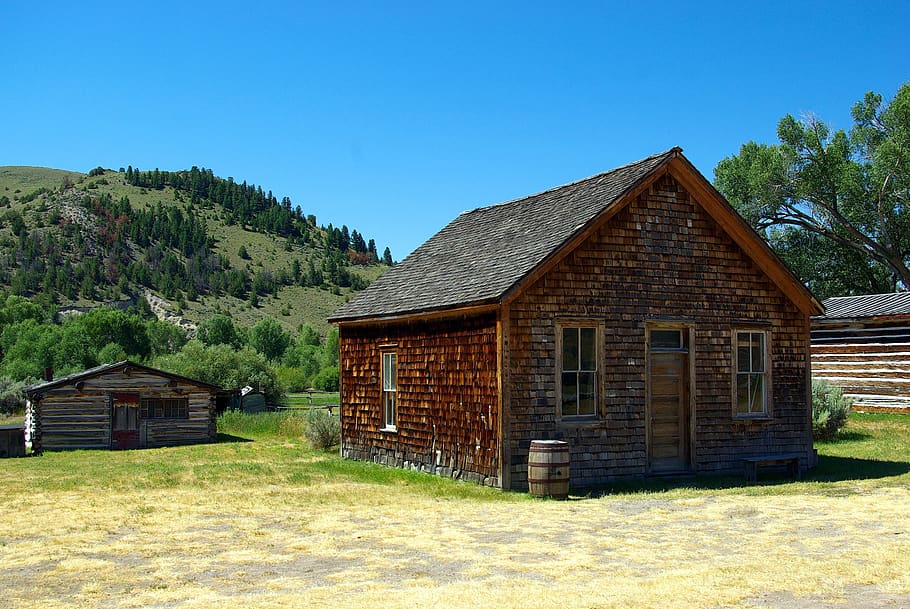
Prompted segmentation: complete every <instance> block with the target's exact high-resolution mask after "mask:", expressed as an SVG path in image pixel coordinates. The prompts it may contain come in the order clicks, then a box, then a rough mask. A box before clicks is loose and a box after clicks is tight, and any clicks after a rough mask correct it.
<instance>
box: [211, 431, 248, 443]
mask: <svg viewBox="0 0 910 609" xmlns="http://www.w3.org/2000/svg"><path fill="white" fill-rule="evenodd" d="M215 442H217V443H218V444H222V443H227V442H252V440H250V439H249V438H241V437H240V436H232V435H231V434H227V433H219V434H218V437H217V439H216V440H215Z"/></svg>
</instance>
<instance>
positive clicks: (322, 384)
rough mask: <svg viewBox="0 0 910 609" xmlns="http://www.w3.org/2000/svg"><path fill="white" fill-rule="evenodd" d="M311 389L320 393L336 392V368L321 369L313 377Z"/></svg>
mask: <svg viewBox="0 0 910 609" xmlns="http://www.w3.org/2000/svg"><path fill="white" fill-rule="evenodd" d="M313 387H315V388H316V389H318V390H320V391H338V366H329V367H328V368H323V369H322V370H320V371H319V373H318V374H317V375H316V376H315V377H313Z"/></svg>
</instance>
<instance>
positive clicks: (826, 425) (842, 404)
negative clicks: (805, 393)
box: [812, 379, 853, 440]
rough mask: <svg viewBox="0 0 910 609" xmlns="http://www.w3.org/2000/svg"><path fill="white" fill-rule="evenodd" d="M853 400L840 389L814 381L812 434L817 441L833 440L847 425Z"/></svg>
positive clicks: (820, 381) (821, 381)
mask: <svg viewBox="0 0 910 609" xmlns="http://www.w3.org/2000/svg"><path fill="white" fill-rule="evenodd" d="M852 407H853V400H851V399H850V398H847V397H844V392H843V391H842V390H841V388H840V387H834V386H833V385H829V384H828V383H827V382H826V381H823V380H818V379H813V380H812V432H813V434H814V436H815V439H816V440H831V439H833V438H834V437H835V436H837V432H839V431H840V430H841V428H842V427H843V426H844V425H846V424H847V417H848V416H849V414H850V408H852Z"/></svg>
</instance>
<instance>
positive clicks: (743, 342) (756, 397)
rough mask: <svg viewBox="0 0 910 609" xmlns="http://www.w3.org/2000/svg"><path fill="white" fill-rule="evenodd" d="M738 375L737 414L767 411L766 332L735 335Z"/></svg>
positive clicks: (753, 413) (736, 380) (763, 414)
mask: <svg viewBox="0 0 910 609" xmlns="http://www.w3.org/2000/svg"><path fill="white" fill-rule="evenodd" d="M734 336H735V342H736V348H735V350H734V357H735V359H736V361H735V367H734V368H735V370H736V378H735V379H734V391H735V399H734V406H735V414H736V416H740V417H754V416H765V415H767V414H768V384H769V378H768V377H769V374H768V361H767V359H768V344H767V343H768V341H767V335H766V333H765V332H743V331H737V332H735V334H734Z"/></svg>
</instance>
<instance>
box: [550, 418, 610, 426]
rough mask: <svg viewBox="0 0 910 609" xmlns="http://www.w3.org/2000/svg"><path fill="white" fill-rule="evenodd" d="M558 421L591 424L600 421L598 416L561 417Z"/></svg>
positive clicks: (566, 423)
mask: <svg viewBox="0 0 910 609" xmlns="http://www.w3.org/2000/svg"><path fill="white" fill-rule="evenodd" d="M559 422H560V423H561V424H563V425H591V424H593V423H600V417H597V416H589V417H588V416H585V417H562V418H561V419H560V420H559Z"/></svg>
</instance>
